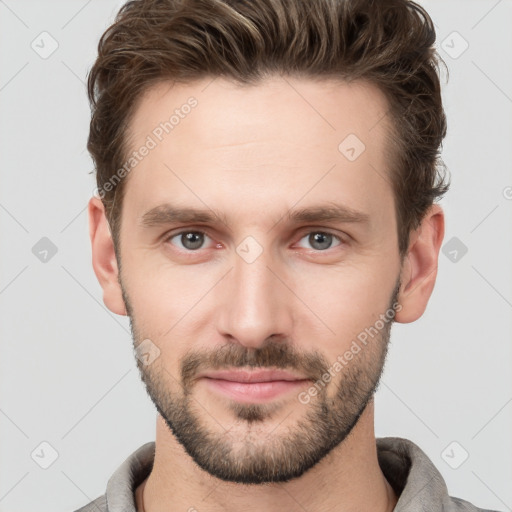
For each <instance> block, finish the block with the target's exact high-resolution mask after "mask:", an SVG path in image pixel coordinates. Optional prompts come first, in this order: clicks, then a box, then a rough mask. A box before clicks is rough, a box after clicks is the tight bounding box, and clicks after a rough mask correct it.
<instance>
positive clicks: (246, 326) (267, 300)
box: [217, 250, 293, 348]
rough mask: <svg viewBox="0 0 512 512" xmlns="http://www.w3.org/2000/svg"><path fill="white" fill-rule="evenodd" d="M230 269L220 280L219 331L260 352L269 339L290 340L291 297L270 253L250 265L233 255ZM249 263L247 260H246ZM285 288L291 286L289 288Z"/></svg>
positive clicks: (283, 277) (237, 255)
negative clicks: (221, 284)
mask: <svg viewBox="0 0 512 512" xmlns="http://www.w3.org/2000/svg"><path fill="white" fill-rule="evenodd" d="M233 259H234V262H233V268H232V270H231V272H229V273H228V275H227V276H226V278H225V279H224V280H223V281H225V282H224V286H223V288H222V293H221V297H219V299H220V301H221V303H219V304H218V308H219V310H220V312H219V315H218V316H217V318H218V326H217V328H218V330H219V332H220V334H221V335H222V336H224V337H225V338H229V339H231V340H232V341H235V342H238V343H240V344H241V345H243V346H245V347H247V348H260V347H262V346H263V345H264V344H265V341H266V340H268V338H270V337H273V336H275V337H276V339H279V338H282V337H284V338H285V339H286V338H289V337H290V336H291V329H292V320H293V316H292V307H293V300H292V298H293V294H292V292H291V291H290V290H289V289H288V287H287V286H285V285H284V284H283V282H286V277H285V276H284V275H280V274H283V271H282V270H281V271H279V269H278V268H277V267H276V264H275V262H273V261H272V258H271V257H270V254H269V251H265V250H263V252H262V253H261V254H260V255H259V256H258V257H257V258H256V259H255V260H254V261H252V262H248V261H246V260H245V259H244V258H243V257H241V256H240V255H239V254H234V258H233ZM249 261H250V260H249ZM288 286H290V285H289V284H288Z"/></svg>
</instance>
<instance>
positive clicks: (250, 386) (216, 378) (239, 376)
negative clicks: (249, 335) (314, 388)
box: [199, 370, 311, 403]
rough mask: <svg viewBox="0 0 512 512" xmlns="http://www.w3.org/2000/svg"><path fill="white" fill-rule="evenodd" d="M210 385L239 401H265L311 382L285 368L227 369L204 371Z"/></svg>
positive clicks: (202, 376)
mask: <svg viewBox="0 0 512 512" xmlns="http://www.w3.org/2000/svg"><path fill="white" fill-rule="evenodd" d="M199 380H201V381H203V382H204V383H205V384H206V385H207V386H208V388H209V389H210V390H211V391H213V392H215V393H217V394H221V395H224V396H227V397H228V398H231V399H233V400H236V401H238V402H250V403H264V402H268V401H270V400H273V399H275V398H277V397H279V396H283V395H285V394H288V393H291V392H292V391H295V392H297V391H298V389H299V388H301V387H304V386H306V385H307V384H310V383H311V379H309V378H307V377H304V376H303V375H298V374H294V373H291V372H288V371H284V370H252V371H247V370H226V371H217V372H208V373H204V374H201V375H200V376H199Z"/></svg>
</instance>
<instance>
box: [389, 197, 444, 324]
mask: <svg viewBox="0 0 512 512" xmlns="http://www.w3.org/2000/svg"><path fill="white" fill-rule="evenodd" d="M443 238H444V213H443V210H442V208H441V207H440V206H439V205H438V204H434V205H432V206H431V207H430V209H429V210H428V212H427V214H426V215H425V216H424V218H423V220H422V222H421V224H420V226H419V227H418V229H417V230H415V231H414V232H412V233H411V237H410V242H409V249H408V251H407V255H406V256H405V258H404V264H403V266H402V272H401V275H400V280H401V286H400V291H399V295H398V302H399V303H400V304H401V306H402V308H401V309H400V311H397V313H396V316H395V320H396V321H397V322H400V323H404V324H406V323H409V322H414V321H415V320H417V319H418V318H420V317H421V315H422V314H423V313H424V311H425V309H426V307H427V304H428V300H429V299H430V296H431V294H432V291H433V289H434V285H435V282H436V277H437V265H438V258H439V250H440V248H441V243H442V241H443Z"/></svg>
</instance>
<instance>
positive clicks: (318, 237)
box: [310, 233, 331, 249]
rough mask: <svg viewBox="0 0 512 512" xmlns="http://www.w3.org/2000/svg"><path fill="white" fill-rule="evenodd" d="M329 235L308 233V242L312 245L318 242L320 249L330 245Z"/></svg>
mask: <svg viewBox="0 0 512 512" xmlns="http://www.w3.org/2000/svg"><path fill="white" fill-rule="evenodd" d="M330 239H331V235H330V234H329V233H314V234H313V235H310V243H311V245H312V246H313V247H314V246H315V244H317V245H318V244H320V247H319V248H320V249H327V248H329V245H330V241H331V240H330Z"/></svg>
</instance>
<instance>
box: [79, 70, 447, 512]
mask: <svg viewBox="0 0 512 512" xmlns="http://www.w3.org/2000/svg"><path fill="white" fill-rule="evenodd" d="M190 96H194V97H195V98H196V99H197V100H198V105H197V107H195V108H194V109H193V110H192V111H191V112H190V114H188V115H187V116H186V117H185V118H184V119H182V120H180V122H179V124H178V125H177V126H175V127H174V129H173V130H172V132H171V133H170V134H168V135H167V136H166V137H164V138H163V140H162V141H161V142H159V144H158V145H157V146H156V147H155V148H154V149H152V150H151V151H150V152H149V154H148V155H147V156H146V157H145V158H144V159H143V160H142V161H141V162H140V163H139V164H138V165H137V166H136V168H134V169H133V170H132V171H131V172H130V174H129V175H128V177H127V178H125V179H126V180H127V182H126V183H125V185H126V194H125V197H124V201H123V211H122V217H121V231H120V247H118V248H117V249H118V253H117V257H116V252H115V249H114V244H113V242H112V237H111V234H110V231H109V227H108V223H107V221H106V217H105V211H104V207H103V204H102V203H101V201H100V200H99V199H98V198H96V197H94V198H92V199H91V200H90V203H89V222H90V236H91V243H92V255H93V266H94V271H95V273H96V276H97V278H98V280H99V282H100V284H101V286H102V288H103V300H104V302H105V304H106V306H107V307H108V308H109V309H110V310H111V311H112V312H114V313H117V314H119V315H126V314H129V315H130V318H131V322H132V331H133V337H134V343H135V346H138V344H139V343H140V342H141V341H142V340H145V339H149V340H151V343H152V344H154V346H156V347H158V349H159V350H160V355H159V357H158V358H157V359H155V361H154V362H152V363H151V364H149V365H147V366H146V365H143V364H141V363H140V361H138V366H139V369H140V371H141V376H142V378H143V381H144V382H145V384H146V388H147V390H148V393H149V394H150V396H151V398H152V400H153V401H154V402H155V405H156V406H157V410H158V411H159V414H158V415H157V426H156V454H155V462H154V466H153V470H152V472H151V474H150V476H149V477H148V478H147V479H146V480H145V481H144V483H143V484H142V485H140V486H139V487H138V489H137V492H136V499H137V506H138V509H139V510H142V502H143V503H144V510H145V511H146V512H160V511H164V510H189V509H190V508H191V507H195V509H197V510H199V511H211V512H216V511H238V510H247V511H252V510H262V509H265V510H268V511H270V512H272V511H280V510H288V511H302V510H304V509H306V510H316V511H334V510H336V511H344V512H346V511H361V510H372V511H383V512H384V511H391V510H393V508H394V506H395V504H396V501H397V496H396V495H395V493H394V492H393V489H392V488H391V486H390V485H389V483H388V482H387V480H386V478H385V477H384V475H383V473H382V471H381V470H380V467H379V464H378V459H377V451H376V443H375V433H374V403H373V393H374V391H375V387H376V386H377V383H378V379H379V378H380V375H381V373H382V368H383V365H384V359H385V354H386V349H387V343H388V339H389V328H390V324H386V328H384V329H381V330H380V331H379V335H378V336H375V337H374V338H373V339H372V340H371V342H370V343H368V345H366V346H364V348H362V350H361V351H360V352H359V353H358V354H357V355H355V356H354V358H353V359H352V360H351V361H348V363H347V365H346V366H344V367H343V369H342V370H341V371H338V372H336V373H335V374H334V375H333V377H332V379H331V381H330V382H328V383H327V385H326V386H325V388H324V389H323V391H322V392H321V393H318V395H317V396H313V397H310V398H311V400H310V401H309V402H308V403H301V401H300V400H299V399H298V390H297V391H294V392H292V393H287V394H286V395H282V396H280V397H278V398H276V399H273V400H271V401H270V402H268V403H266V404H259V405H256V406H254V404H245V405H244V404H241V403H239V402H238V401H236V400H234V399H232V398H228V397H226V396H224V395H221V394H219V393H218V392H216V391H214V390H212V389H211V388H210V387H209V386H207V385H206V384H205V381H204V379H195V380H194V377H197V376H198V373H197V372H196V373H194V371H192V373H191V375H192V379H191V380H189V381H186V380H184V379H183V376H184V374H183V363H184V361H190V360H189V359H187V358H189V357H190V356H191V355H195V356H196V362H197V361H198V362H199V368H200V369H203V370H204V369H212V368H213V367H212V366H211V365H212V364H213V362H214V361H215V357H216V358H217V359H216V361H217V362H219V361H220V367H221V368H222V369H224V368H227V367H228V363H233V362H234V361H235V360H237V361H243V362H244V363H247V364H249V362H250V361H252V362H258V363H262V362H263V361H264V359H261V358H260V356H261V355H262V354H266V355H267V356H269V359H268V360H269V361H270V362H271V363H276V364H275V365H273V366H272V365H265V364H262V365H261V366H259V367H271V368H285V367H286V368H288V369H292V370H296V371H299V370H300V372H302V375H305V376H306V377H307V378H311V379H312V380H314V378H315V377H318V376H319V375H321V374H322V373H321V369H322V368H325V365H327V366H331V365H332V364H333V363H334V362H335V361H336V360H337V357H338V356H339V355H340V354H344V353H345V352H346V351H347V350H348V349H350V346H351V343H352V341H353V340H355V339H356V337H357V335H358V334H359V333H361V332H362V331H364V329H365V328H368V327H369V326H372V325H374V324H375V322H376V320H377V319H378V318H379V315H380V314H382V313H384V312H385V311H387V310H388V309H389V308H390V306H391V305H392V304H393V303H394V302H395V301H396V302H397V303H398V304H399V307H398V308H397V309H396V315H395V321H397V322H402V323H408V322H413V321H415V320H417V319H418V318H419V317H420V316H421V315H422V314H423V312H424V310H425V308H426V305H427V303H428V300H429V298H430V295H431V293H432V290H433V287H434V284H435V279H436V275H437V263H438V255H439V249H440V246H441V243H442V239H443V236H444V214H443V211H442V209H441V208H440V207H439V206H438V205H433V206H432V207H431V208H430V210H429V211H428V212H427V214H426V215H425V217H424V219H423V221H422V223H421V225H420V226H419V228H418V229H417V230H416V231H414V232H412V233H411V238H410V244H409V249H408V252H407V255H406V256H405V258H404V259H403V261H402V260H401V259H400V256H399V252H398V238H397V224H396V218H395V210H394V198H393V192H392V189H391V185H390V182H389V179H388V178H387V176H388V173H389V169H388V167H389V164H390V159H389V153H388V151H387V149H388V142H387V139H386V137H387V135H388V134H389V133H390V131H389V125H388V124H387V123H388V122H389V119H388V117H386V116H385V113H386V112H387V109H388V105H387V101H386V99H385V97H384V95H383V94H382V93H381V92H380V91H379V90H378V89H377V88H376V87H374V86H372V85H369V84H364V83H352V84H350V85H349V84H346V83H339V82H338V83H335V82H328V81H311V80H306V79H297V78H293V79H292V78H290V77H287V78H286V79H284V78H283V77H273V78H267V79H266V80H265V81H264V82H262V83H260V84H258V85H257V86H251V87H248V88H240V87H237V86H235V85H234V84H233V83H232V82H230V81H226V80H224V79H221V78H216V79H215V80H213V81H212V79H211V78H210V79H208V80H202V81H197V82H194V83H191V84H187V85H184V84H180V85H174V86H173V85H171V84H160V85H158V86H154V87H153V88H152V89H150V90H149V91H148V92H147V94H145V96H144V97H143V98H142V100H141V101H140V103H139V104H138V107H137V110H136V112H135V116H134V117H133V119H132V121H131V124H130V130H129V135H130V145H131V148H132V149H135V148H139V147H140V146H141V145H142V144H144V141H145V140H146V137H147V136H148V134H151V133H152V131H153V130H154V129H155V127H156V126H158V125H159V123H160V122H161V121H162V120H164V119H168V118H169V116H170V114H171V113H172V112H173V111H174V110H175V109H176V108H179V107H180V105H183V104H184V103H186V101H187V99H188V98H189V97H190ZM348 134H356V135H357V137H358V138H359V139H360V140H361V141H363V143H364V144H365V146H366V149H365V151H364V152H363V153H362V154H361V155H360V156H359V157H358V158H357V159H356V160H354V161H349V160H348V159H347V158H346V157H345V156H344V155H343V154H342V153H341V152H340V151H339V150H338V145H339V144H340V142H342V141H343V140H344V139H345V137H346V136H347V135H348ZM164 203H173V204H179V205H180V206H189V207H193V208H201V209H208V208H211V209H213V210H215V211H218V212H220V213H222V214H223V215H224V216H225V217H226V222H225V223H224V222H222V221H221V220H220V219H219V220H218V221H216V222H214V223H211V224H207V225H201V224H197V223H193V224H191V223H166V224H164V225H158V226H153V227H148V226H144V225H143V222H142V216H143V215H144V214H145V213H146V212H148V211H149V210H151V209H152V208H154V207H156V206H158V205H161V204H164ZM327 203H336V204H340V205H344V206H347V207H350V208H352V209H354V210H357V211H360V212H363V213H365V214H366V215H367V216H368V221H367V222H365V223H356V222H346V221H344V222H340V221H336V222H327V221H320V222H318V221H317V222H313V223H308V222H301V223H300V224H290V223H289V222H288V221H287V218H286V215H287V213H288V212H290V211H293V210H296V209H298V208H306V207H310V206H325V205H326V204H327ZM183 230H188V232H190V231H192V232H197V231H201V232H203V233H205V234H206V235H207V236H205V237H204V239H200V241H201V240H203V244H202V245H200V248H199V249H195V251H194V250H190V249H188V252H187V248H186V247H190V246H184V245H182V244H183V243H184V241H183V238H182V237H180V236H175V235H176V234H177V233H179V232H180V231H183ZM318 232H320V233H330V234H333V235H335V236H334V238H332V239H331V238H328V239H327V243H326V246H327V248H323V247H325V246H322V245H319V244H318V243H317V244H315V245H313V244H314V242H315V240H312V238H311V237H310V236H309V235H310V234H311V233H313V234H315V233H318ZM248 236H250V237H253V238H254V239H255V240H256V241H257V243H258V244H259V247H260V248H261V249H262V252H261V254H259V256H258V257H257V258H256V259H255V260H254V261H252V262H251V263H248V262H247V261H246V260H245V259H244V258H242V257H241V256H240V255H239V253H237V250H236V249H237V247H239V246H240V244H241V242H243V241H244V239H246V237H248ZM336 237H340V238H339V239H337V238H336ZM329 242H331V243H330V245H329ZM185 243H186V241H185ZM252 247H253V248H252V249H251V251H253V252H252V254H255V253H254V250H255V249H254V246H252ZM119 263H121V268H119ZM395 292H396V293H395ZM226 348H228V349H229V350H231V352H226V351H225V349H226ZM280 348H281V350H283V351H284V352H279V350H280ZM221 349H224V350H221ZM226 354H228V355H229V354H231V355H234V356H236V358H234V359H233V358H230V357H228V355H226ZM279 354H281V356H279ZM283 354H284V355H283ZM253 356H254V357H255V359H251V357H253ZM294 356H295V357H296V358H295V359H293V357H294ZM237 358H238V359H237ZM315 362H316V363H318V365H317V366H315V364H313V363H315ZM224 363H226V364H225V365H224ZM245 368H247V367H246V366H245ZM318 372H320V373H318ZM310 386H311V382H309V383H305V384H304V386H303V388H301V389H300V391H307V390H308V389H309V387H310ZM322 404H323V405H326V406H327V408H328V410H329V411H330V414H324V415H322V414H321V409H322V408H321V406H322ZM251 405H253V407H251ZM180 418H181V420H183V418H185V419H187V420H194V421H193V422H192V423H188V424H187V423H186V422H182V423H180V422H179V420H180ZM351 420H353V421H352V423H354V424H351V423H350V422H351ZM171 425H174V427H175V428H176V429H177V433H178V434H180V428H181V429H183V431H182V432H181V434H183V433H184V432H185V431H188V432H189V433H190V432H192V436H196V437H195V439H196V440H200V441H201V443H195V445H194V443H193V440H192V441H191V440H190V439H188V441H187V440H186V441H185V442H184V440H183V439H180V435H174V434H173V432H172V430H171V428H170V427H171ZM329 426H332V427H336V429H337V431H339V432H341V434H340V435H339V438H338V439H336V442H335V443H331V444H334V446H329V447H326V446H323V447H324V448H326V449H325V450H324V452H323V453H321V448H322V443H324V445H325V440H324V441H322V438H321V435H322V434H325V433H326V432H328V427H329ZM187 428H188V430H186V429H187ZM194 429H196V430H194ZM199 432H201V433H202V434H208V435H209V436H210V437H206V436H203V437H199V436H198V435H199ZM308 432H309V433H312V434H311V437H310V438H309V440H308V439H307V438H304V436H306V435H307V433H308ZM342 434H343V435H342ZM348 434H349V435H348ZM301 436H302V437H301ZM330 437H331V441H332V438H333V436H332V435H331V436H330ZM290 439H291V440H292V442H296V443H297V444H296V445H292V446H291V447H290V446H289V445H286V443H284V442H285V441H286V440H290ZM301 439H302V441H305V442H302V444H301V443H300V440H301ZM212 440H215V442H212ZM187 442H188V443H189V446H188V447H187V446H186V445H187ZM208 443H210V444H208ZM315 443H318V446H315ZM192 445H194V446H196V447H197V446H202V447H203V448H204V450H203V453H202V454H201V453H198V451H200V450H198V451H196V452H194V453H192V455H191V453H190V452H191V450H190V448H191V446H192ZM219 446H222V447H223V448H224V450H225V451H224V452H222V453H223V455H222V456H220V455H219V454H220V453H221V452H219V451H217V450H219V449H220V448H219ZM272 454H273V455H274V456H275V460H273V462H271V463H270V462H269V461H271V459H270V457H271V455H272ZM300 454H308V455H311V460H310V461H309V463H308V464H305V463H304V467H302V470H301V471H298V472H296V475H295V476H293V477H290V475H286V471H285V469H286V468H288V469H290V468H292V467H293V468H294V469H296V470H297V469H300V457H299V455H300ZM201 456H202V459H201ZM315 457H316V459H315ZM198 461H199V462H198ZM219 461H226V465H225V467H224V470H223V471H225V473H223V474H221V469H219V465H220V463H219ZM257 461H259V462H260V463H262V464H261V465H260V466H255V465H254V463H255V462H257ZM235 462H236V463H237V464H235ZM266 463H267V464H266ZM265 464H266V465H265ZM276 467H277V468H278V469H279V468H280V469H281V470H282V473H281V474H280V477H277V476H276V477H275V480H274V481H272V480H271V478H270V475H269V474H268V472H265V471H264V469H262V468H266V469H269V468H274V469H275V468H276ZM237 468H238V469H237ZM255 468H259V469H258V470H256V469H255ZM237 471H238V473H237ZM228 474H229V475H230V481H228V480H229V479H226V478H225V477H226V476H227V475H228ZM248 475H250V476H251V477H252V478H254V479H257V478H260V480H259V482H260V483H251V484H247V483H240V482H241V481H243V478H242V477H243V476H248ZM254 481H256V480H254ZM262 482H269V483H264V484H262ZM142 490H144V493H143V495H142V492H141V491H142Z"/></svg>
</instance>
